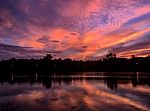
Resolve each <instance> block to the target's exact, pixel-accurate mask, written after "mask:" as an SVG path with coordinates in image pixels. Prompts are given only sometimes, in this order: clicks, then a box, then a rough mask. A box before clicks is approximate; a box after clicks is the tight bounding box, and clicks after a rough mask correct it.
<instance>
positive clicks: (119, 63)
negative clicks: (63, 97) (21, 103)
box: [0, 53, 150, 75]
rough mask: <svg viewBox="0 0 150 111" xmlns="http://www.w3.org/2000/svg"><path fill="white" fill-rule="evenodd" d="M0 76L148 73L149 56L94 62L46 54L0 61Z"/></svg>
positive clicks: (110, 54)
mask: <svg viewBox="0 0 150 111" xmlns="http://www.w3.org/2000/svg"><path fill="white" fill-rule="evenodd" d="M0 71H1V75H11V74H16V75H24V74H25V75H28V74H29V75H32V74H36V73H37V74H42V75H49V74H54V72H57V74H59V73H61V72H137V71H141V72H150V56H147V57H135V56H132V58H130V59H127V58H117V57H116V54H114V53H109V54H107V55H106V58H103V59H100V60H96V61H90V60H87V61H83V60H72V59H69V58H67V59H64V60H62V59H61V58H59V59H54V58H53V57H52V56H51V55H50V54H47V55H46V56H45V57H43V58H41V59H34V58H31V59H15V58H12V59H10V60H2V61H0Z"/></svg>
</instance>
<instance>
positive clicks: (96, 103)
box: [0, 72, 150, 111]
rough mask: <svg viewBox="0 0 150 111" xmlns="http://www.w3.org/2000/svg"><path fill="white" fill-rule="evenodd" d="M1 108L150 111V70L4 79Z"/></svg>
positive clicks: (0, 83) (22, 110)
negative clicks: (146, 71) (144, 71)
mask: <svg viewBox="0 0 150 111" xmlns="http://www.w3.org/2000/svg"><path fill="white" fill-rule="evenodd" d="M0 111H150V74H148V73H139V72H137V73H103V72H100V73H72V75H70V76H67V74H63V75H62V74H61V75H60V74H59V75H57V76H56V75H55V74H54V76H47V77H42V76H39V75H35V77H29V76H26V75H25V76H22V77H21V76H16V75H13V76H12V77H11V78H3V79H2V78H1V79H0Z"/></svg>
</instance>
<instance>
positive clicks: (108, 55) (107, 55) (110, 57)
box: [106, 53, 116, 59]
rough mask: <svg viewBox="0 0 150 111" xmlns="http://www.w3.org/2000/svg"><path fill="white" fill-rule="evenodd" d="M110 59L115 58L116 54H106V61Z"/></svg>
mask: <svg viewBox="0 0 150 111" xmlns="http://www.w3.org/2000/svg"><path fill="white" fill-rule="evenodd" d="M112 58H116V54H115V53H109V54H106V59H112Z"/></svg>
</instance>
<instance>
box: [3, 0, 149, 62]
mask: <svg viewBox="0 0 150 111" xmlns="http://www.w3.org/2000/svg"><path fill="white" fill-rule="evenodd" d="M108 51H109V52H114V53H116V54H117V56H118V57H130V56H131V55H136V56H147V55H148V54H150V0H0V60H2V59H10V58H13V57H15V58H32V57H34V58H40V57H43V56H44V55H45V54H47V53H50V54H52V55H53V56H54V57H55V58H60V57H61V58H72V59H77V60H79V59H82V60H96V59H100V58H102V57H104V55H105V54H106V53H108Z"/></svg>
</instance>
